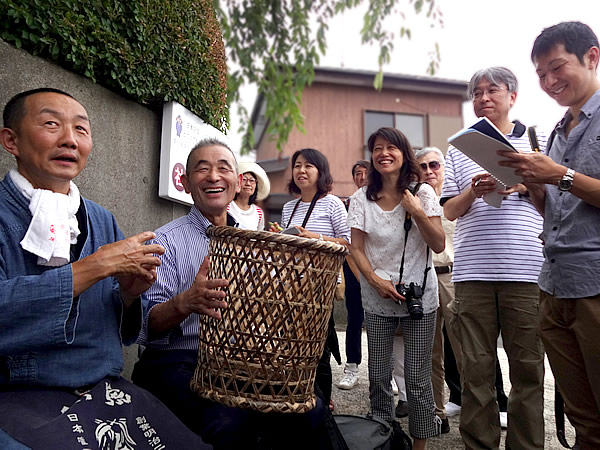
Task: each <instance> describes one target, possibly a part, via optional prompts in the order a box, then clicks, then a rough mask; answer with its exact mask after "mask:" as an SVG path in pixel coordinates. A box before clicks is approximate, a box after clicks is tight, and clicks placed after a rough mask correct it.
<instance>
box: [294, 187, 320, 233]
mask: <svg viewBox="0 0 600 450" xmlns="http://www.w3.org/2000/svg"><path fill="white" fill-rule="evenodd" d="M320 196H321V193H320V192H319V191H317V192H315V195H314V196H313V198H312V200H311V202H310V206H309V207H308V211H306V215H305V216H304V220H303V221H302V225H301V226H302V228H306V224H307V223H308V219H309V217H310V215H311V213H312V210H313V209H314V207H315V205H316V204H317V200H319V197H320ZM301 201H302V199H301V198H299V199H298V201H297V202H296V204H295V205H294V209H293V210H292V214H290V218H289V220H288V223H287V226H286V228H289V227H290V223H291V222H292V218H293V217H294V214H295V213H296V210H297V209H298V205H299V204H300V202H301Z"/></svg>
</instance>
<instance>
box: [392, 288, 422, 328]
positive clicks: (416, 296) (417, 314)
mask: <svg viewBox="0 0 600 450" xmlns="http://www.w3.org/2000/svg"><path fill="white" fill-rule="evenodd" d="M396 292H398V294H400V295H401V296H402V297H404V299H405V300H406V307H407V308H408V314H410V318H411V319H412V320H420V319H421V318H423V302H422V301H421V298H423V288H422V287H421V286H419V285H418V284H415V283H410V284H409V285H408V286H407V285H406V284H404V283H399V284H397V285H396Z"/></svg>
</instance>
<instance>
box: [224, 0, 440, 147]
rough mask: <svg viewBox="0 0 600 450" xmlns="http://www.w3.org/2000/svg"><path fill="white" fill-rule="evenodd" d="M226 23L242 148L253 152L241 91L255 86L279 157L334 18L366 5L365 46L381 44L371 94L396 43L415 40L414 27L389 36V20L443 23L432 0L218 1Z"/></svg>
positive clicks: (297, 119) (300, 121)
mask: <svg viewBox="0 0 600 450" xmlns="http://www.w3.org/2000/svg"><path fill="white" fill-rule="evenodd" d="M214 1H215V9H216V10H217V15H218V17H219V20H220V21H221V25H222V28H223V33H224V37H225V42H226V47H227V51H228V52H229V54H230V57H231V59H232V60H233V62H234V63H235V64H236V66H237V67H238V68H237V69H235V70H233V71H232V70H230V73H229V78H228V95H229V102H230V104H231V103H232V102H235V103H237V104H238V105H239V112H240V115H241V117H242V122H243V124H242V129H241V130H240V131H243V132H244V136H245V138H244V141H243V144H242V147H243V148H242V151H247V150H248V149H251V148H252V147H253V145H254V136H253V133H252V127H251V125H250V120H249V118H248V111H247V110H246V109H245V108H244V107H243V106H241V104H240V102H239V100H240V98H239V88H240V86H241V85H242V84H244V83H255V84H256V85H257V86H258V92H259V94H261V95H263V96H264V97H265V103H266V118H267V120H268V123H269V125H268V128H267V134H269V135H270V136H272V137H273V138H275V139H276V140H277V148H278V149H279V150H281V149H282V148H283V145H284V144H285V143H286V142H287V139H288V136H289V134H290V132H291V131H292V129H293V128H294V127H298V129H300V130H301V131H304V129H303V117H302V114H301V113H300V104H301V99H302V91H303V90H304V88H305V87H306V86H307V85H309V84H310V83H311V82H312V80H313V78H314V67H315V66H317V65H318V64H319V57H320V55H324V54H325V51H326V49H327V43H326V32H327V29H328V23H329V21H330V20H331V19H332V18H333V17H334V16H335V15H337V14H340V13H343V12H345V11H347V10H350V9H353V8H356V7H358V6H359V5H361V4H365V3H367V9H366V13H365V15H364V21H363V27H362V29H361V30H360V34H361V38H362V42H363V44H376V45H377V46H378V47H379V49H380V51H379V72H378V74H377V76H376V77H375V79H374V87H375V88H376V89H381V86H382V83H383V71H382V67H383V65H384V64H386V63H388V62H389V60H390V55H391V52H392V50H393V44H394V40H395V39H396V38H398V37H400V38H403V37H405V38H409V39H410V37H411V32H410V28H408V27H406V26H403V25H398V29H397V30H393V31H389V30H387V29H386V26H384V19H386V18H388V17H392V18H393V19H394V21H395V22H396V23H398V24H401V23H403V22H404V15H403V14H402V9H406V8H409V9H410V8H412V9H414V10H415V11H416V12H417V13H421V12H423V13H424V14H426V16H427V17H428V18H429V20H431V23H432V24H435V23H439V24H441V14H440V13H439V11H438V9H437V6H436V4H435V0H404V1H402V0H368V1H363V0H220V1H219V0H214ZM438 61H439V54H438V53H437V48H436V50H435V51H434V52H432V59H431V63H430V66H429V69H428V71H429V72H430V73H433V72H434V71H435V69H436V68H437V64H438Z"/></svg>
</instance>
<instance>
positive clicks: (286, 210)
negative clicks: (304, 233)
mask: <svg viewBox="0 0 600 450" xmlns="http://www.w3.org/2000/svg"><path fill="white" fill-rule="evenodd" d="M299 201H300V200H292V201H289V202H287V203H286V204H285V205H283V210H282V212H281V226H282V227H284V228H287V227H288V222H289V226H292V225H302V222H303V221H304V216H306V213H307V212H308V208H309V207H310V202H303V201H300V203H298V202H299ZM297 203H298V208H296V211H295V212H294V216H293V217H292V220H291V221H290V216H291V214H292V211H294V207H295V206H296V204H297ZM347 217H348V213H347V212H346V208H345V207H344V204H343V203H342V201H341V200H340V199H339V198H338V197H336V196H335V195H332V194H327V195H326V196H325V197H323V198H320V199H319V200H317V202H316V203H315V207H314V208H313V210H312V212H311V214H310V217H309V219H308V222H307V223H306V227H304V228H306V229H307V230H308V231H312V232H313V233H319V234H322V235H323V236H328V237H334V238H344V239H346V241H348V242H350V227H349V226H348V223H347V221H346V219H347Z"/></svg>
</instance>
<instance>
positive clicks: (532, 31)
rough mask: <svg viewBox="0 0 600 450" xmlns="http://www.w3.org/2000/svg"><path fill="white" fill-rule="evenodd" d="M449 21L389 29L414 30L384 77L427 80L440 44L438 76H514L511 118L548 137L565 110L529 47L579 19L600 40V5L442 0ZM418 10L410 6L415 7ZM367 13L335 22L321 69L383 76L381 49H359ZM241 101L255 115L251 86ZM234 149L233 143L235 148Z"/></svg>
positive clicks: (588, 1)
mask: <svg viewBox="0 0 600 450" xmlns="http://www.w3.org/2000/svg"><path fill="white" fill-rule="evenodd" d="M437 3H438V5H439V8H440V10H441V11H442V14H443V21H444V26H443V27H439V26H438V27H435V28H431V27H430V26H429V23H430V22H428V21H426V20H425V19H424V17H423V16H422V15H420V16H416V15H414V14H411V13H408V14H406V20H404V21H402V20H398V18H397V16H396V17H395V18H392V19H390V20H389V21H388V22H387V23H386V29H388V30H392V31H395V30H398V31H399V29H400V27H401V26H402V25H404V26H407V27H409V28H410V29H411V32H412V38H411V39H410V40H408V39H405V38H404V39H397V40H396V43H395V48H394V53H393V54H392V60H391V63H390V64H388V65H386V66H385V67H384V73H385V72H389V73H397V74H410V75H426V69H427V65H428V62H429V57H428V52H429V51H431V50H432V49H433V48H434V44H435V43H436V42H437V43H438V45H439V48H440V54H441V62H440V67H439V71H438V72H437V73H436V75H435V76H437V77H441V78H450V79H456V80H464V81H468V80H469V79H470V78H471V76H472V75H473V73H474V72H476V71H477V70H479V69H482V68H485V67H490V66H505V67H508V68H509V69H511V70H512V71H513V72H514V73H515V74H516V76H517V79H518V81H519V92H518V96H517V101H516V103H515V106H514V107H513V109H512V114H511V118H512V119H519V120H521V121H522V122H524V123H525V124H526V125H537V126H539V127H540V128H541V129H543V130H544V131H547V132H548V133H549V132H550V131H551V129H552V127H553V126H554V124H555V123H556V122H557V121H558V120H559V119H560V118H561V117H562V115H563V114H564V108H562V107H560V106H559V105H558V104H556V102H555V101H554V100H552V99H550V97H548V96H547V95H546V94H545V93H544V92H543V91H542V90H541V89H540V87H539V84H538V79H537V76H536V73H535V69H534V67H533V64H532V63H531V60H530V53H531V46H532V44H533V41H534V40H535V38H536V37H537V36H538V35H539V33H540V32H541V31H542V29H544V28H545V27H548V26H551V25H554V24H556V23H558V22H561V21H567V20H579V21H581V22H583V23H586V24H588V25H589V26H590V27H591V28H592V29H593V30H594V32H595V33H596V34H597V35H600V0H566V1H557V0H497V1H491V0H437ZM411 8H412V7H411ZM362 14H363V11H361V10H357V11H353V12H351V13H350V14H346V15H344V16H341V17H337V18H336V19H335V20H334V21H333V22H332V23H331V24H330V28H329V32H328V35H327V42H328V49H327V54H326V55H325V56H324V57H323V58H322V59H321V64H320V65H321V66H323V67H345V68H348V69H362V70H373V71H375V70H377V56H378V49H377V48H376V47H368V46H362V45H361V44H360V28H361V26H362ZM242 96H243V98H244V103H245V105H246V106H247V108H248V110H249V111H251V108H252V105H253V103H254V98H255V96H256V94H255V89H253V88H252V87H249V88H248V87H247V88H245V89H244V90H243V92H242ZM463 115H464V121H465V125H470V124H472V123H473V122H475V119H476V118H475V116H474V115H473V110H472V107H471V105H470V102H469V103H466V104H465V107H464V108H463ZM231 125H232V126H231V130H232V131H230V133H229V135H230V136H231V137H232V138H233V142H234V143H235V142H239V141H238V140H237V139H236V137H235V136H234V135H235V133H234V131H235V130H237V128H238V122H237V118H236V117H235V116H234V115H232V124H231ZM234 145H235V144H234Z"/></svg>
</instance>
